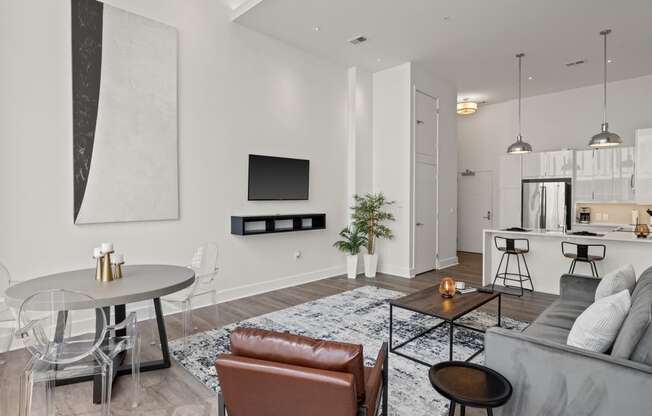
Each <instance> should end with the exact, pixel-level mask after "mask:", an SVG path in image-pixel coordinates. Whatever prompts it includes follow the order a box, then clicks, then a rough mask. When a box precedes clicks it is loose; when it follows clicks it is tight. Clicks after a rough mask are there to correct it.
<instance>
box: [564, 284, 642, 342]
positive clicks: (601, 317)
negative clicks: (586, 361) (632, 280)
mask: <svg viewBox="0 0 652 416" xmlns="http://www.w3.org/2000/svg"><path fill="white" fill-rule="evenodd" d="M630 306H631V299H630V295H629V291H628V290H626V289H625V290H623V291H621V292H619V293H616V294H615V295H611V296H607V297H605V298H602V299H600V300H598V301H596V302H595V303H593V304H592V305H591V306H589V307H588V308H586V310H585V311H584V312H582V314H581V315H580V316H578V317H577V319H576V320H575V323H573V327H572V328H571V330H570V333H569V334H568V339H567V340H566V344H568V345H570V346H573V347H577V348H582V349H585V350H589V351H594V352H606V351H607V350H608V349H609V347H611V345H612V344H613V342H614V340H615V339H616V336H617V335H618V331H620V327H621V325H622V324H623V321H624V320H625V317H627V313H628V312H629V308H630Z"/></svg>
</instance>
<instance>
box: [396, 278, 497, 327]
mask: <svg viewBox="0 0 652 416" xmlns="http://www.w3.org/2000/svg"><path fill="white" fill-rule="evenodd" d="M498 296H500V293H498V292H494V293H485V292H472V293H467V294H463V295H462V294H456V295H455V296H454V297H452V298H444V297H442V296H441V295H440V294H439V286H433V287H431V288H429V289H423V290H420V291H418V292H415V293H412V294H411V295H407V296H403V297H402V298H399V299H394V300H391V301H390V302H389V303H390V304H391V305H394V306H397V307H399V308H403V309H407V310H410V311H413V312H418V313H422V314H424V315H430V316H435V317H437V318H440V319H445V320H447V321H453V320H456V319H458V318H461V317H462V316H464V315H466V314H467V313H469V312H471V311H472V310H474V309H477V308H479V307H480V306H482V305H484V304H485V303H487V302H489V301H491V300H493V299H496V298H497V297H498Z"/></svg>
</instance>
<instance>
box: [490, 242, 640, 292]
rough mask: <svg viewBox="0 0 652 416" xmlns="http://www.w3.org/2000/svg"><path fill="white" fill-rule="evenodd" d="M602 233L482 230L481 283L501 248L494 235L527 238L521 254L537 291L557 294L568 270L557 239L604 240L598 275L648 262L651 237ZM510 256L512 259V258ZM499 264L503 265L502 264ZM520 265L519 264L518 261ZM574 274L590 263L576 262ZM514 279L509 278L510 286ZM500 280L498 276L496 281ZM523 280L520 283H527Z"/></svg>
mask: <svg viewBox="0 0 652 416" xmlns="http://www.w3.org/2000/svg"><path fill="white" fill-rule="evenodd" d="M601 234H604V235H603V236H578V235H570V234H563V233H562V232H550V231H548V232H545V231H537V230H533V231H503V230H484V239H483V271H482V278H483V283H484V284H485V285H486V284H491V283H492V281H493V279H494V276H495V274H496V271H497V269H498V264H499V262H500V257H501V256H502V252H500V251H498V250H497V249H496V246H495V244H494V237H495V236H502V237H507V238H527V239H528V240H529V243H530V252H529V253H528V254H526V255H525V259H526V261H527V265H528V268H529V270H530V275H531V276H532V281H533V283H534V289H535V290H536V291H538V292H545V293H552V294H556V295H558V294H559V278H560V277H561V275H562V274H564V273H568V270H569V268H570V263H571V259H569V258H566V257H564V256H563V255H562V253H561V242H562V241H568V242H571V243H579V244H583V243H584V244H604V245H605V246H606V247H607V252H606V257H605V259H604V260H602V261H598V262H596V264H597V267H598V271H599V273H600V275H603V274H605V273H608V272H609V271H611V270H615V269H617V268H618V267H620V266H622V265H624V264H632V265H633V266H634V269H635V270H636V273H637V275H640V274H641V273H642V272H643V271H644V270H645V269H647V268H648V267H650V266H652V238H650V237H648V238H646V239H641V238H636V236H635V235H634V234H633V233H631V232H621V231H609V232H605V233H601ZM512 260H515V259H513V258H512ZM504 266H505V265H504V264H503V268H504ZM521 267H522V268H523V265H522V264H521ZM516 269H517V264H516V261H510V272H513V273H516ZM575 273H576V274H584V275H590V274H591V272H590V266H589V265H588V264H587V263H580V262H578V263H577V266H576V268H575ZM515 283H516V284H518V283H517V282H510V286H511V285H514V284H515ZM499 284H502V280H499V281H497V282H496V285H499ZM527 285H528V284H527V282H526V283H524V287H529V286H527Z"/></svg>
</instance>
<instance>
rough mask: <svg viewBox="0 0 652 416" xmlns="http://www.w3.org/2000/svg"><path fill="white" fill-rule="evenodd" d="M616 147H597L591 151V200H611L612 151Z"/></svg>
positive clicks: (612, 180) (612, 178)
mask: <svg viewBox="0 0 652 416" xmlns="http://www.w3.org/2000/svg"><path fill="white" fill-rule="evenodd" d="M615 150H616V149H613V148H611V149H598V150H595V151H594V152H593V200H594V201H613V200H615V198H614V164H613V160H614V153H615Z"/></svg>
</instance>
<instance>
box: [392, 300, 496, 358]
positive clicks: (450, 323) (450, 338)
mask: <svg viewBox="0 0 652 416" xmlns="http://www.w3.org/2000/svg"><path fill="white" fill-rule="evenodd" d="M497 297H498V325H497V326H499V327H500V326H501V306H502V305H501V304H502V299H501V296H500V294H498V296H497ZM489 300H493V299H489ZM485 303H486V302H485ZM483 304H484V303H483ZM480 306H482V305H478V306H476V307H475V308H473V309H470V310H468V311H467V312H466V313H464V314H463V315H462V316H459V317H457V318H455V319H446V318H442V317H439V316H436V315H431V314H427V313H423V312H421V311H417V310H414V309H410V308H406V307H403V306H399V305H394V304H392V303H391V302H390V304H389V351H390V352H391V353H394V354H396V355H398V356H401V357H403V358H407V359H408V360H411V361H414V362H415V363H418V364H421V365H425V366H428V367H431V366H432V365H434V364H436V363H427V362H425V361H423V360H420V359H418V358H415V357H412V356H410V355H407V354H404V353H402V352H400V351H398V349H399V348H402V347H404V346H405V345H407V344H409V343H410V342H412V341H415V340H417V339H419V338H421V337H423V336H425V335H428V334H429V333H430V332H432V331H434V330H435V329H437V328H440V327H441V326H443V325H448V327H449V331H448V344H449V361H453V340H454V336H455V327H458V328H464V329H468V330H471V331H476V332H480V333H483V334H484V333H486V332H487V331H486V329H481V328H474V327H472V326H468V325H464V324H460V323H456V322H455V321H457V320H458V319H460V318H462V317H463V316H464V315H466V314H467V313H469V312H472V311H474V310H475V309H477V308H478V307H480ZM394 308H399V309H404V310H408V311H410V312H414V313H420V314H422V315H426V316H431V317H433V318H438V319H441V320H442V321H441V322H440V323H438V324H437V325H435V326H433V327H431V328H428V329H426V330H425V331H422V332H420V333H419V334H417V335H415V336H413V337H412V338H410V339H408V340H407V341H403V342H401V343H400V344H398V345H394V344H393V338H394V337H393V335H394ZM483 351H484V345H483V347H482V348H480V349H479V350H477V351H475V352H474V353H473V354H472V355H471V356H470V357H469V358H467V359H466V360H464V361H466V362H469V361H471V360H473V359H474V358H475V357H477V356H478V354H480V353H481V352H483Z"/></svg>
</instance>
